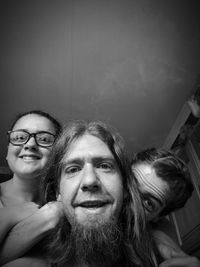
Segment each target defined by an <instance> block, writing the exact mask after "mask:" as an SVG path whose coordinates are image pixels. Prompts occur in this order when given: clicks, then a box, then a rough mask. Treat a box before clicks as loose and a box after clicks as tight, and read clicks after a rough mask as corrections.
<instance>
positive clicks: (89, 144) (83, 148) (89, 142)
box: [63, 134, 114, 161]
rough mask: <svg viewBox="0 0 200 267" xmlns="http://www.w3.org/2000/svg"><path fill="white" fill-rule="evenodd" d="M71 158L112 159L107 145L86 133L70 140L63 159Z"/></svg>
mask: <svg viewBox="0 0 200 267" xmlns="http://www.w3.org/2000/svg"><path fill="white" fill-rule="evenodd" d="M73 158H80V159H81V158H82V159H83V158H110V159H113V160H114V156H113V154H112V152H111V151H110V149H109V147H108V145H107V144H106V143H104V142H103V141H102V140H101V139H99V138H98V137H96V136H93V135H88V134H87V135H83V136H81V137H80V138H78V139H76V140H75V141H74V142H72V143H71V144H70V146H69V148H68V149H67V152H66V154H65V156H64V158H63V159H64V160H65V161H66V160H72V159H73Z"/></svg>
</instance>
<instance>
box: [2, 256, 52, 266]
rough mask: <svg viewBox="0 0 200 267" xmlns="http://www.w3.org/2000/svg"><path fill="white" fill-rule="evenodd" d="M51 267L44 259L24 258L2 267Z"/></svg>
mask: <svg viewBox="0 0 200 267" xmlns="http://www.w3.org/2000/svg"><path fill="white" fill-rule="evenodd" d="M27 266H29V267H51V264H49V263H48V262H46V261H45V260H44V259H41V258H35V257H22V258H19V259H16V260H13V261H11V262H8V263H6V264H4V265H2V267H27Z"/></svg>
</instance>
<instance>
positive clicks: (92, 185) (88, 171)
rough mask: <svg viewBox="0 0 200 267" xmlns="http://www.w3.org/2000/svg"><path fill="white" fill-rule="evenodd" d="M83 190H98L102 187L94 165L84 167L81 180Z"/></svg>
mask: <svg viewBox="0 0 200 267" xmlns="http://www.w3.org/2000/svg"><path fill="white" fill-rule="evenodd" d="M81 189H82V191H90V192H96V191H98V190H99V189H100V181H99V178H98V175H97V173H96V171H95V168H94V166H92V165H90V164H88V165H87V166H85V167H84V170H83V173H82V180H81Z"/></svg>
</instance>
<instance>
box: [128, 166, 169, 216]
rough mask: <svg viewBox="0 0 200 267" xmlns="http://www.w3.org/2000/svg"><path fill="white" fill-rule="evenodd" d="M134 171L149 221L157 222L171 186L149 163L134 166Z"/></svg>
mask: <svg viewBox="0 0 200 267" xmlns="http://www.w3.org/2000/svg"><path fill="white" fill-rule="evenodd" d="M132 171H133V173H134V175H135V177H136V179H137V182H138V185H139V191H140V193H141V196H142V201H143V205H144V208H145V212H146V215H147V220H148V221H153V220H156V219H157V218H158V216H159V213H160V212H161V211H162V210H163V208H164V206H165V202H166V199H167V196H168V193H167V192H168V190H169V186H168V184H167V182H165V181H164V180H162V179H161V178H160V177H158V176H157V175H156V173H155V170H154V169H153V168H152V167H151V166H150V165H149V164H148V163H138V164H136V165H134V166H132Z"/></svg>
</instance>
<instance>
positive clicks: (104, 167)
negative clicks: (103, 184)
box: [98, 162, 114, 171]
mask: <svg viewBox="0 0 200 267" xmlns="http://www.w3.org/2000/svg"><path fill="white" fill-rule="evenodd" d="M98 168H99V169H102V170H105V171H111V170H113V168H114V167H113V165H112V164H111V163H108V162H103V163H100V164H99V165H98Z"/></svg>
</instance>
